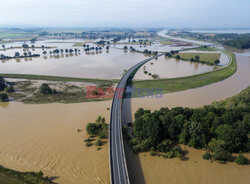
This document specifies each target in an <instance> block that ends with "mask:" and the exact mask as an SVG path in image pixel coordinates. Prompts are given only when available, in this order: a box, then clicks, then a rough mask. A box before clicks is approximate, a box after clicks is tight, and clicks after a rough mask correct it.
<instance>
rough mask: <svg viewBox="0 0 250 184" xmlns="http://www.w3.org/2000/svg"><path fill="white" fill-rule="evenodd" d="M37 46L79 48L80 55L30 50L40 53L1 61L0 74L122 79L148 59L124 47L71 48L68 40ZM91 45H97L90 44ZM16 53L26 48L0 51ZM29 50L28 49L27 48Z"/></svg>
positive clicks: (9, 54) (7, 54)
mask: <svg viewBox="0 0 250 184" xmlns="http://www.w3.org/2000/svg"><path fill="white" fill-rule="evenodd" d="M21 45H22V44H21V43H13V44H7V45H6V47H10V46H21ZM34 45H35V46H41V45H44V46H51V47H57V48H58V49H66V48H67V49H70V48H72V49H74V48H77V49H80V52H78V54H75V53H73V54H66V53H65V52H64V54H61V53H60V54H58V55H57V54H53V55H51V54H49V51H51V50H54V49H55V48H53V49H45V50H46V51H47V54H46V55H43V54H42V52H43V50H42V49H33V50H32V49H29V51H31V52H32V53H35V54H40V55H41V56H40V57H33V58H26V59H24V58H23V59H10V60H2V61H1V62H0V73H19V74H36V75H54V76H66V77H82V78H103V79H119V78H121V76H122V74H123V73H124V70H125V69H129V68H131V67H132V66H133V65H135V64H136V63H138V62H140V61H141V60H143V59H145V58H146V57H145V56H144V55H143V54H139V53H135V52H124V51H123V50H119V49H114V48H110V49H109V52H107V51H106V48H105V47H104V48H103V49H102V52H95V51H94V52H88V53H85V51H84V50H83V47H72V45H73V43H72V42H69V41H67V40H66V41H64V42H62V43H61V42H52V41H38V42H36V43H35V44H34ZM89 45H90V47H92V46H95V45H93V44H89ZM15 52H19V53H20V54H21V55H23V53H24V50H23V49H10V50H5V51H3V50H2V51H0V54H4V55H6V56H14V54H15ZM27 52H28V51H27Z"/></svg>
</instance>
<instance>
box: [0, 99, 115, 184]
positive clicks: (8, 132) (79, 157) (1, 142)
mask: <svg viewBox="0 0 250 184" xmlns="http://www.w3.org/2000/svg"><path fill="white" fill-rule="evenodd" d="M110 106H111V101H106V102H94V103H92V102H88V103H82V104H69V105H65V104H47V105H24V104H22V103H0V117H1V123H0V129H1V133H0V150H1V151H0V163H1V165H2V166H5V167H8V168H12V169H15V170H19V171H40V170H42V171H43V172H44V174H45V176H49V177H50V178H52V179H53V180H54V182H56V183H60V184H70V183H72V184H83V183H86V184H87V183H93V184H107V183H109V157H108V144H107V142H106V143H105V144H104V146H102V149H101V150H99V151H97V147H96V146H91V147H86V146H85V142H84V139H86V138H87V135H86V132H85V126H86V123H88V122H91V121H92V122H93V121H95V120H96V118H97V116H98V115H102V116H104V117H105V118H106V121H107V122H109V115H110V111H108V110H107V107H110ZM78 129H80V130H82V132H78V131H77V130H78Z"/></svg>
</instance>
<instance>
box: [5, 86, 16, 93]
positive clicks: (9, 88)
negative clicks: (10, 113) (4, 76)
mask: <svg viewBox="0 0 250 184" xmlns="http://www.w3.org/2000/svg"><path fill="white" fill-rule="evenodd" d="M4 90H5V91H6V92H7V93H12V92H15V90H14V88H13V86H7V87H6V88H5V89H4Z"/></svg>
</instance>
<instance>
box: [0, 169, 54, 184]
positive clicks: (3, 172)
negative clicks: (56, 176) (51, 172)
mask: <svg viewBox="0 0 250 184" xmlns="http://www.w3.org/2000/svg"><path fill="white" fill-rule="evenodd" d="M0 183H1V184H27V183H39V184H53V182H52V181H50V179H49V178H48V177H44V176H43V173H42V172H41V171H40V172H19V171H14V170H12V169H7V168H5V167H3V166H0Z"/></svg>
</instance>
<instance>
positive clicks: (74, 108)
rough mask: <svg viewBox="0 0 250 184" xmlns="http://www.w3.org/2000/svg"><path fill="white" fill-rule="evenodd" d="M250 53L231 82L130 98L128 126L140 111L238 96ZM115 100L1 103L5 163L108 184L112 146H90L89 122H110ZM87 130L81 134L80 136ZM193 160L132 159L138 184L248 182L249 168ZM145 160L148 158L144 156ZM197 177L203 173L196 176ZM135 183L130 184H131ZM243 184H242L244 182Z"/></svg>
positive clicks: (64, 179) (0, 145)
mask: <svg viewBox="0 0 250 184" xmlns="http://www.w3.org/2000/svg"><path fill="white" fill-rule="evenodd" d="M249 56H250V54H246V53H244V54H237V61H238V70H237V72H236V73H235V74H234V75H233V76H231V77H230V78H228V79H226V80H224V81H221V82H218V83H215V84H211V85H208V86H205V87H201V88H197V89H190V90H186V91H182V92H176V93H169V94H164V95H163V97H162V98H133V99H125V100H124V102H125V103H124V106H123V120H124V122H131V121H132V115H133V114H134V112H135V111H136V110H137V109H138V108H139V107H143V108H146V109H151V110H156V109H159V108H161V107H175V106H184V107H198V106H202V105H205V104H210V103H211V102H212V101H215V100H223V99H225V98H228V97H230V96H233V95H235V94H237V93H239V92H240V91H242V90H243V89H245V88H246V87H248V86H249V85H250V72H249V71H250V61H249ZM110 106H111V101H105V102H88V103H79V104H44V105H27V104H22V103H16V102H10V103H0V117H1V120H0V130H1V131H0V150H1V151H0V164H1V165H3V166H5V167H8V168H13V169H16V170H20V171H39V170H42V171H43V172H44V173H45V175H48V176H49V177H51V178H53V179H55V180H54V181H55V182H57V183H60V184H69V183H72V184H82V183H86V184H87V183H94V184H95V183H98V184H99V183H109V160H108V159H109V157H108V145H107V144H105V145H104V146H103V148H102V149H101V150H100V151H97V148H96V147H95V146H92V147H88V148H87V147H85V143H84V141H83V140H84V139H85V138H87V135H86V133H85V131H84V129H85V125H86V123H88V122H90V121H94V120H95V119H96V118H97V116H98V115H102V116H104V117H105V118H106V120H107V122H109V116H110V111H108V110H107V107H110ZM77 129H82V130H83V131H82V132H77ZM189 152H190V153H189V155H188V157H189V160H187V161H180V160H178V159H172V160H167V159H162V158H158V157H150V156H149V155H148V154H144V153H143V154H139V156H135V155H133V154H128V155H127V157H128V167H129V170H130V173H133V174H132V175H131V179H132V182H133V183H143V182H146V183H147V184H155V183H159V184H161V183H166V181H167V182H168V183H188V184H189V183H190V184H193V183H209V182H210V183H216V184H221V183H230V184H231V183H236V179H237V181H239V182H240V183H246V182H245V181H249V174H248V173H249V169H250V167H249V166H238V165H236V164H234V163H229V164H226V165H220V164H217V163H210V162H208V161H205V160H202V159H201V154H202V153H203V152H202V151H200V150H189ZM144 155H146V156H144ZM197 173H198V174H197ZM132 182H131V183H132ZM239 182H238V183H239Z"/></svg>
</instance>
